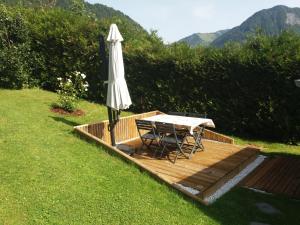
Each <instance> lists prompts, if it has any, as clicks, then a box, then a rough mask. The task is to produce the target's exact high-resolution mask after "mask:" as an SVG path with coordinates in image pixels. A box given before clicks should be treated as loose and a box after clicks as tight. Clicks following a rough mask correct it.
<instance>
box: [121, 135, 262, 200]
mask: <svg viewBox="0 0 300 225" xmlns="http://www.w3.org/2000/svg"><path fill="white" fill-rule="evenodd" d="M123 144H125V145H128V146H130V147H131V148H133V149H139V148H140V146H141V143H140V140H139V139H136V140H132V141H129V142H128V143H123ZM203 144H204V146H205V150H204V151H199V152H196V153H195V155H193V157H192V158H191V159H185V158H183V157H182V158H180V159H177V161H176V163H175V164H173V163H172V162H171V161H170V160H168V159H167V158H162V159H158V158H155V157H153V153H151V152H149V151H142V150H140V151H139V152H138V154H135V155H134V158H135V159H136V160H138V161H139V162H141V163H142V164H145V165H147V167H149V168H151V169H152V170H153V171H155V172H156V173H158V174H160V175H161V176H163V177H164V178H165V179H168V181H169V182H171V183H172V182H173V183H180V184H183V185H184V184H187V185H188V186H189V187H192V188H194V189H197V190H200V191H201V194H199V197H201V198H205V197H207V196H209V195H211V194H213V193H214V192H215V191H216V190H217V189H218V188H220V187H221V186H222V185H223V184H224V183H225V182H227V181H228V180H229V179H230V178H232V177H233V176H234V175H236V174H237V173H238V172H240V171H241V170H242V169H243V168H244V167H246V166H247V165H248V164H249V163H250V162H252V161H253V160H255V159H256V157H257V154H258V150H257V149H253V148H250V147H241V146H236V145H231V144H223V143H218V142H215V141H208V140H203ZM170 157H172V156H170Z"/></svg>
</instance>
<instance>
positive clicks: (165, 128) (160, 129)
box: [155, 122, 176, 135]
mask: <svg viewBox="0 0 300 225" xmlns="http://www.w3.org/2000/svg"><path fill="white" fill-rule="evenodd" d="M155 127H156V130H157V133H159V134H175V135H176V131H175V125H174V124H172V123H161V122H155Z"/></svg>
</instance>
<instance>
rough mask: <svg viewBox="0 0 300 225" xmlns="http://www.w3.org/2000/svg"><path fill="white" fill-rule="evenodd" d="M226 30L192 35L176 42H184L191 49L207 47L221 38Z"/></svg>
mask: <svg viewBox="0 0 300 225" xmlns="http://www.w3.org/2000/svg"><path fill="white" fill-rule="evenodd" d="M227 31H228V29H226V30H219V31H216V32H210V33H194V34H192V35H190V36H187V37H184V38H182V39H180V40H179V41H178V42H184V43H187V44H188V45H190V46H191V47H196V46H197V45H199V44H200V45H203V46H208V45H210V44H211V43H212V42H213V41H214V40H215V39H216V38H218V37H219V36H221V35H222V34H224V33H226V32H227Z"/></svg>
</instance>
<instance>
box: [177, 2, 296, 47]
mask: <svg viewBox="0 0 300 225" xmlns="http://www.w3.org/2000/svg"><path fill="white" fill-rule="evenodd" d="M257 30H260V31H262V33H264V34H266V35H269V36H273V35H279V34H280V33H281V32H283V31H285V30H292V31H294V32H297V33H300V8H298V7H293V8H291V7H287V6H284V5H277V6H274V7H272V8H268V9H263V10H260V11H258V12H256V13H254V14H253V15H251V16H250V17H248V18H247V19H246V20H245V21H243V22H242V23H241V24H240V25H239V26H236V27H233V28H232V29H228V30H227V31H226V32H224V33H223V34H221V35H218V36H217V37H216V38H215V39H214V40H213V41H211V42H210V43H209V44H208V45H211V46H215V47H222V46H224V44H225V43H227V42H244V41H245V40H246V38H247V37H248V36H249V35H253V34H255V32H257ZM182 41H184V42H186V43H187V44H189V45H190V46H191V47H196V46H198V45H207V43H205V42H203V41H202V40H200V39H196V38H195V34H192V35H190V36H188V37H185V38H184V39H180V40H179V41H178V42H182ZM197 41H198V42H197Z"/></svg>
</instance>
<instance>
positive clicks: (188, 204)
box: [0, 89, 300, 225]
mask: <svg viewBox="0 0 300 225" xmlns="http://www.w3.org/2000/svg"><path fill="white" fill-rule="evenodd" d="M56 98H57V96H56V95H55V94H54V93H50V92H46V91H41V90H38V89H33V90H21V91H11V90H0V224H5V225H7V224H228V225H229V224H230V225H234V224H237V225H243V224H249V222H250V221H258V222H264V223H270V224H297V223H298V221H300V215H299V213H298V212H299V210H300V202H299V201H295V200H291V199H287V198H284V197H282V196H270V195H262V194H259V193H254V192H252V191H248V190H245V189H241V188H236V189H234V190H233V191H231V192H229V193H228V194H226V195H225V196H224V197H222V198H221V199H220V200H218V201H217V203H215V204H213V205H211V206H208V207H207V206H203V205H201V204H199V203H196V202H193V201H192V200H190V199H189V198H186V197H185V196H183V195H181V194H180V193H178V192H176V191H175V190H173V189H170V188H168V187H167V186H165V185H164V184H161V183H159V182H158V181H156V180H154V179H153V178H151V177H150V176H148V175H147V174H146V173H143V172H141V171H140V170H139V169H138V168H136V167H135V166H133V165H131V164H129V163H126V162H124V161H123V160H121V159H119V158H118V157H115V156H111V155H110V154H107V152H106V151H105V149H103V148H102V147H100V146H97V145H95V144H92V143H88V142H86V141H85V140H82V139H80V138H79V137H78V136H77V135H76V134H74V133H73V129H72V127H73V126H74V125H77V124H83V123H91V122H97V121H100V120H103V119H106V108H105V107H104V106H101V105H97V104H92V103H88V102H85V101H82V102H81V103H80V107H81V109H83V110H84V111H85V112H86V115H85V116H83V117H77V118H76V117H68V116H59V115H56V114H53V113H52V112H50V110H49V108H50V105H51V103H53V102H54V101H55V100H56ZM285 147H287V146H284V145H283V146H282V147H281V146H280V147H278V149H281V148H282V149H284V148H285ZM276 151H277V150H276ZM278 151H279V150H278ZM293 152H294V150H292V151H291V153H293ZM258 201H263V202H268V203H270V204H272V205H273V206H275V207H276V208H278V209H280V210H281V211H282V214H279V215H272V216H269V215H265V214H262V213H261V212H259V211H258V210H257V209H256V207H255V203H256V202H258Z"/></svg>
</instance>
